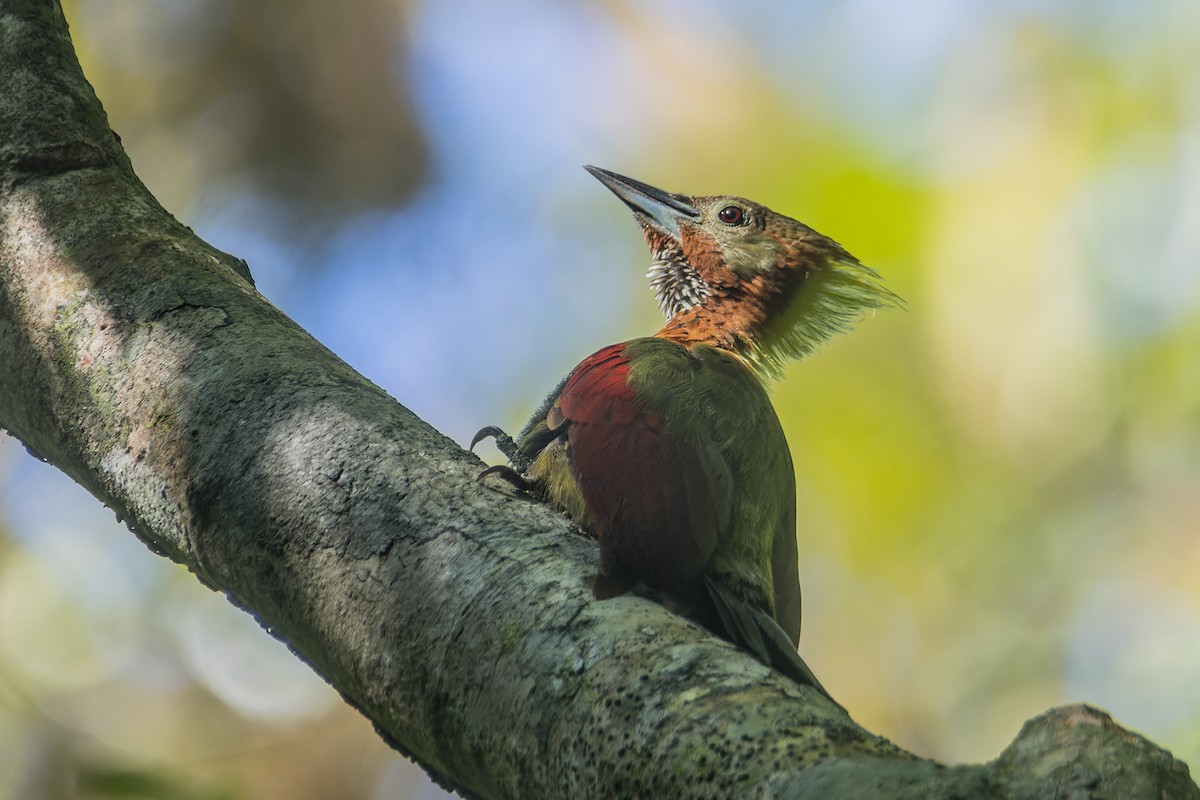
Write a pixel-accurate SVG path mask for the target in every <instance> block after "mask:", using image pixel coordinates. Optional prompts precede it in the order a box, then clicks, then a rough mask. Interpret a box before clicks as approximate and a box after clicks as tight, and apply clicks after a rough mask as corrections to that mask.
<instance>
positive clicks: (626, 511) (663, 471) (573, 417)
mask: <svg viewBox="0 0 1200 800" xmlns="http://www.w3.org/2000/svg"><path fill="white" fill-rule="evenodd" d="M629 369H630V360H629V357H628V356H627V354H626V351H625V347H624V345H612V346H609V347H606V348H604V349H603V350H600V351H599V352H597V353H595V354H593V355H592V356H590V357H588V358H587V359H585V360H584V361H583V362H582V363H581V364H580V365H579V366H578V367H576V368H575V370H574V371H573V372H572V373H571V375H570V377H568V378H567V381H566V382H565V383H564V385H563V388H562V391H561V393H560V394H559V396H558V400H557V402H556V404H555V405H556V406H557V408H558V412H559V414H561V417H562V420H563V422H564V423H565V424H567V425H568V427H567V431H566V434H567V442H568V446H567V450H568V457H569V460H570V464H571V472H572V474H573V475H574V476H575V480H576V481H577V482H578V484H579V488H580V491H581V492H582V493H583V497H584V500H585V502H586V503H587V505H588V511H589V512H590V513H591V515H592V519H593V520H594V521H595V526H596V530H595V531H594V533H595V534H596V536H597V538H598V539H599V540H600V550H601V570H602V571H604V572H606V573H610V572H612V571H614V570H616V569H620V570H623V571H624V572H626V573H627V574H628V575H630V576H631V577H633V578H635V579H637V580H639V581H642V582H644V583H645V584H647V585H648V586H650V587H651V588H653V589H655V590H658V591H659V592H661V593H662V594H663V595H664V596H665V597H666V598H667V599H670V600H673V601H675V602H676V603H677V604H679V605H680V606H685V607H686V606H690V605H691V603H692V601H693V598H694V597H695V596H696V595H697V594H698V592H699V591H700V589H701V584H700V574H701V572H702V570H703V568H704V565H705V564H706V563H707V562H708V559H709V558H710V557H711V555H712V552H713V550H714V548H715V547H716V542H717V537H718V525H719V524H720V523H719V521H720V520H721V519H723V518H726V517H727V514H721V513H718V506H719V505H720V504H722V503H724V502H725V501H726V500H727V494H726V493H725V492H722V491H714V489H715V488H717V485H719V484H722V483H723V482H727V480H726V479H727V476H726V475H725V474H724V472H723V471H727V467H725V465H724V464H723V463H721V464H718V465H714V464H713V463H712V460H711V459H704V458H701V457H700V455H701V454H700V453H698V452H697V447H696V444H695V443H691V442H686V441H681V440H680V439H679V438H678V437H675V436H672V435H671V434H670V433H668V432H667V431H666V430H665V426H664V424H663V418H662V416H661V415H660V414H656V413H650V412H647V411H646V410H645V405H646V404H645V402H644V399H642V400H639V398H638V397H637V396H636V393H635V391H634V390H633V389H632V388H631V387H630V386H629V383H628V379H629ZM722 488H725V487H722ZM680 610H685V609H680Z"/></svg>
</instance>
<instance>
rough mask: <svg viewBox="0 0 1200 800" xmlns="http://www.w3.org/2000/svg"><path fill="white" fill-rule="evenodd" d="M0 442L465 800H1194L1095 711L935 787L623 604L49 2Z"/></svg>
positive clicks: (5, 346) (716, 647)
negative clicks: (171, 194)
mask: <svg viewBox="0 0 1200 800" xmlns="http://www.w3.org/2000/svg"><path fill="white" fill-rule="evenodd" d="M0 131H3V132H4V135H3V137H0V365H2V369H3V377H2V378H0V424H3V425H4V427H5V428H7V429H8V430H9V431H10V432H11V433H12V434H13V435H14V436H16V437H17V438H18V439H20V440H21V441H22V442H23V443H25V445H26V446H27V447H28V448H29V450H30V451H31V452H32V453H34V454H35V455H39V456H40V457H42V458H45V459H47V460H49V461H50V462H51V463H53V464H55V465H56V466H58V467H59V468H60V469H62V470H63V471H65V472H66V473H67V474H69V475H70V476H71V477H72V478H74V479H75V480H76V481H78V482H79V483H80V484H82V485H83V486H85V487H86V488H87V489H88V491H90V492H91V493H92V494H94V495H95V496H96V497H97V498H98V499H99V500H100V501H101V502H103V503H105V504H107V505H109V506H111V507H112V508H114V509H115V510H116V511H117V513H118V514H119V515H120V516H121V517H122V518H123V519H125V520H127V521H128V523H129V525H130V526H131V528H132V529H133V530H134V532H135V533H136V534H137V535H138V536H139V537H140V538H142V540H143V541H145V542H146V543H147V544H148V545H149V546H150V547H151V548H153V549H154V550H155V551H157V552H161V553H163V554H164V555H167V556H168V557H170V558H171V559H173V560H175V561H178V562H179V563H181V564H184V565H186V566H187V567H188V568H189V569H191V570H192V571H193V572H195V574H196V575H197V577H198V578H199V579H200V580H201V581H203V582H204V583H206V584H207V585H209V586H212V587H214V588H216V589H218V590H220V591H223V592H225V593H227V594H228V596H229V597H230V599H231V600H232V601H233V602H234V603H236V604H238V605H239V606H241V607H243V608H245V609H247V610H249V611H251V612H252V613H254V614H255V615H256V616H257V617H258V618H259V619H260V620H261V621H262V623H263V625H264V626H265V627H266V628H267V629H268V630H269V631H271V632H272V633H274V634H275V635H276V636H278V637H280V638H281V639H283V640H284V641H286V642H287V643H288V644H289V645H290V646H291V647H292V648H293V649H294V650H295V652H296V653H297V654H298V655H299V656H300V657H301V658H303V659H304V660H306V661H307V662H308V663H310V664H311V665H312V666H313V667H314V668H315V669H316V670H318V671H319V672H320V673H321V674H322V675H324V676H325V677H326V679H327V680H329V682H330V683H331V684H333V685H334V686H335V687H336V688H337V689H338V690H339V691H340V692H341V693H342V695H343V696H344V697H345V698H346V700H347V701H348V702H350V703H352V704H353V705H354V706H356V707H357V708H359V709H360V710H361V711H362V712H363V713H364V714H365V715H366V716H368V717H369V718H370V719H371V720H372V721H373V722H374V723H375V725H376V727H377V728H378V730H379V731H380V734H381V735H382V736H384V737H385V738H386V739H387V740H388V741H389V742H390V743H391V744H392V745H393V746H395V747H396V748H397V749H399V750H400V751H402V752H404V753H406V754H408V755H410V756H412V757H413V758H415V759H416V760H418V761H419V762H420V763H421V764H423V765H424V766H425V767H426V768H427V769H428V770H429V771H430V772H431V774H433V775H434V776H435V777H436V778H437V779H438V780H439V781H440V782H442V783H443V784H445V785H447V786H450V787H453V788H455V789H457V790H458V791H460V792H462V793H464V794H467V795H472V796H481V797H530V796H536V797H578V796H608V797H620V796H643V797H644V796H685V795H686V796H692V797H730V796H738V797H750V796H786V797H833V796H845V797H850V796H853V797H892V798H894V797H922V798H929V797H946V798H949V797H961V796H972V797H997V798H1009V797H1014V798H1015V797H1029V798H1033V797H1052V796H1100V795H1103V796H1120V797H1126V798H1128V797H1155V798H1159V797H1200V790H1197V787H1196V785H1195V784H1194V783H1193V782H1192V781H1191V779H1190V778H1189V777H1188V772H1187V768H1186V767H1185V766H1184V765H1183V764H1182V763H1180V762H1178V761H1176V760H1174V759H1173V758H1172V757H1171V756H1170V754H1169V753H1166V752H1165V751H1163V750H1161V749H1159V748H1157V747H1155V746H1154V745H1153V744H1151V743H1150V742H1148V741H1146V740H1145V739H1143V738H1141V737H1139V736H1137V735H1135V734H1131V733H1129V732H1127V731H1125V730H1123V729H1122V728H1120V727H1119V726H1118V725H1116V724H1115V723H1114V722H1112V720H1111V719H1109V718H1108V717H1107V716H1106V715H1104V714H1102V713H1101V712H1098V711H1095V710H1093V709H1089V708H1087V707H1083V706H1079V707H1073V708H1068V709H1059V710H1056V711H1051V712H1049V713H1047V714H1045V715H1043V716H1041V717H1039V718H1037V719H1035V720H1033V721H1031V722H1030V723H1028V724H1027V725H1026V726H1025V728H1024V730H1022V732H1021V734H1020V735H1019V736H1018V738H1017V740H1016V741H1015V742H1014V743H1013V745H1012V746H1010V747H1009V748H1008V749H1007V750H1006V751H1005V752H1004V754H1003V755H1002V756H1001V757H1000V758H999V759H998V760H997V761H995V762H993V763H991V764H988V765H986V766H973V767H958V768H945V767H942V766H940V765H937V764H934V763H932V762H929V761H924V760H921V759H918V758H916V757H915V756H913V755H911V754H909V753H905V752H904V751H902V750H900V749H899V748H897V747H895V746H894V745H892V744H890V743H889V742H887V741H885V740H884V739H882V738H880V737H878V736H875V735H874V734H871V733H869V732H867V731H865V730H863V729H862V728H860V727H859V726H857V725H856V724H854V723H853V722H852V721H851V720H850V719H848V718H846V717H845V716H844V715H843V714H841V713H840V712H839V711H837V710H836V709H835V708H834V707H833V706H831V705H830V704H829V703H827V702H825V701H824V700H823V699H822V698H820V697H819V696H818V695H817V694H816V693H815V692H813V691H811V690H809V689H806V688H801V687H799V686H796V685H794V684H792V683H791V682H789V681H787V680H786V679H784V678H783V677H781V676H779V675H777V674H775V673H772V672H771V671H769V670H767V669H766V668H765V667H763V666H761V665H759V664H758V663H757V662H755V661H753V660H752V659H751V658H750V657H748V656H746V655H745V654H743V653H741V652H740V651H738V650H736V649H735V648H733V647H732V646H730V645H728V644H725V643H724V642H721V641H719V640H718V639H716V638H714V637H712V636H710V635H709V634H707V633H706V632H705V631H703V630H702V629H700V628H698V627H697V626H695V625H693V624H692V623H690V622H688V621H686V620H684V619H681V618H679V617H677V616H674V615H672V614H670V613H669V612H667V611H666V610H665V609H663V608H662V607H660V606H659V605H657V604H655V603H653V602H650V601H647V600H644V599H641V598H637V597H620V598H615V599H612V600H607V601H604V602H596V601H594V600H593V599H592V597H591V593H590V590H589V589H588V585H587V580H588V578H589V577H590V576H591V575H592V574H593V573H594V569H595V566H594V565H595V559H596V549H595V547H594V545H593V543H592V542H590V541H588V540H587V539H585V538H584V537H582V536H580V535H578V534H577V533H576V532H574V531H573V530H572V529H571V528H570V526H569V525H568V524H567V523H566V522H565V521H564V520H563V519H562V518H561V517H559V516H557V515H555V514H553V513H551V512H550V511H548V510H547V509H546V508H544V507H542V506H540V505H538V504H536V503H532V502H529V501H528V500H526V499H524V498H523V497H521V496H518V495H515V494H512V493H508V492H504V491H499V490H496V489H492V488H487V487H484V486H481V485H479V484H477V483H476V481H475V476H476V474H477V473H478V471H479V470H480V468H481V466H482V465H481V463H480V462H479V461H478V459H476V458H475V457H473V456H471V455H470V454H468V453H465V452H464V451H463V450H462V449H461V448H459V447H458V446H456V445H455V444H454V443H453V442H451V441H449V440H448V439H446V438H445V437H443V436H442V435H440V434H439V433H437V432H436V431H435V430H433V429H432V428H430V427H429V426H427V425H426V424H424V423H423V422H421V421H420V420H419V419H417V418H416V417H415V416H414V415H413V414H412V413H411V412H409V411H408V410H407V409H405V408H403V407H402V406H400V405H399V404H397V403H396V402H395V401H394V400H392V398H390V397H388V396H387V395H386V394H385V393H384V392H383V391H381V390H380V389H379V388H378V387H376V386H374V385H372V384H371V383H370V382H368V381H367V380H366V379H364V378H363V377H361V376H360V375H358V374H356V373H355V372H354V371H353V370H352V369H350V368H349V367H348V366H347V365H346V364H344V363H343V362H342V361H340V360H339V359H338V358H337V357H336V356H335V355H334V354H333V353H331V352H329V351H328V350H327V349H325V348H324V347H323V346H321V345H320V344H319V343H318V342H316V341H314V340H313V339H312V337H310V336H309V335H308V334H307V333H305V332H304V331H303V330H301V329H300V328H298V327H297V326H296V325H295V324H294V323H293V322H292V321H291V320H289V319H287V318H286V317H285V316H284V315H283V314H281V313H280V312H279V311H278V310H276V309H275V308H274V307H272V306H271V305H270V304H269V303H267V302H266V300H264V299H263V298H262V296H261V295H259V294H258V293H257V291H255V289H254V287H253V285H252V284H251V282H250V280H249V274H248V272H247V270H246V268H245V265H244V263H243V262H240V261H238V260H237V259H236V258H234V257H232V256H229V255H227V254H224V253H221V252H219V251H217V250H215V249H213V248H212V247H210V246H208V245H207V244H205V243H204V242H202V241H200V240H199V239H197V238H196V237H195V236H194V235H193V234H192V233H191V232H190V231H189V230H188V229H186V228H185V227H183V226H182V225H180V224H179V223H178V222H177V221H176V220H174V219H173V218H171V216H170V215H168V214H167V213H166V212H165V211H164V210H163V209H162V208H161V207H160V206H159V205H158V203H157V202H156V201H155V200H154V198H153V197H151V196H150V194H149V193H148V192H147V191H146V189H145V187H144V186H142V184H141V183H140V182H139V181H138V179H137V178H136V176H135V175H134V174H133V171H132V169H131V167H130V164H129V161H128V159H127V158H126V156H125V154H124V152H123V151H122V149H121V147H120V144H119V141H118V140H117V138H116V137H115V135H114V134H113V133H112V132H111V131H110V130H109V128H108V125H107V121H106V119H105V116H104V113H103V110H102V109H101V107H100V104H99V102H98V100H97V99H96V98H95V96H94V94H93V92H92V90H91V87H90V86H89V85H88V84H87V82H86V80H85V79H84V77H83V75H82V73H81V71H80V69H79V65H78V63H77V61H76V59H75V56H74V53H73V50H72V47H71V44H70V40H69V37H68V34H67V30H66V23H65V21H64V19H63V16H62V11H61V9H60V8H59V6H58V4H57V3H54V2H49V1H48V0H0Z"/></svg>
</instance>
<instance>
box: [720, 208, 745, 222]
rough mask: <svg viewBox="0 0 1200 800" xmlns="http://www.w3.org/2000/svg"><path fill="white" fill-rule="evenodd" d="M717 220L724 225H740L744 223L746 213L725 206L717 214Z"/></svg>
mask: <svg viewBox="0 0 1200 800" xmlns="http://www.w3.org/2000/svg"><path fill="white" fill-rule="evenodd" d="M717 219H719V220H721V222H724V223H725V224H726V225H741V224H742V223H743V222H745V221H746V212H745V211H742V209H740V208H738V207H737V206H725V207H724V208H722V209H721V210H720V211H718V212H717Z"/></svg>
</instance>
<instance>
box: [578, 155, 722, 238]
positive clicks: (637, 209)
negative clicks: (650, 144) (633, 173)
mask: <svg viewBox="0 0 1200 800" xmlns="http://www.w3.org/2000/svg"><path fill="white" fill-rule="evenodd" d="M584 169H586V170H587V171H588V172H590V173H592V175H593V176H595V178H596V180H598V181H600V182H601V183H603V184H604V185H605V186H607V187H608V188H609V190H610V191H611V192H612V193H613V194H615V195H616V196H617V197H619V198H621V200H623V201H624V202H625V205H627V206H629V207H630V208H631V209H633V214H634V216H635V217H637V218H638V220H640V221H641V222H643V223H645V224H647V225H650V226H652V227H654V228H657V229H658V230H660V231H662V232H663V233H665V234H666V235H667V236H670V237H671V238H672V239H674V240H675V241H677V242H678V241H679V237H680V232H679V223H681V222H683V221H686V220H692V219H695V218H696V217H698V216H700V212H699V211H697V210H696V207H695V206H694V205H692V202H691V200H690V199H689V198H687V197H684V196H683V195H681V194H671V193H669V192H664V191H662V190H661V189H655V188H654V187H653V186H648V185H647V184H644V183H642V182H641V181H635V180H634V179H633V178H626V177H625V176H624V175H618V174H617V173H615V172H609V171H608V170H606V169H600V168H599V167H592V166H586V165H585V166H584Z"/></svg>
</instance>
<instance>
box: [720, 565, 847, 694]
mask: <svg viewBox="0 0 1200 800" xmlns="http://www.w3.org/2000/svg"><path fill="white" fill-rule="evenodd" d="M704 586H705V588H707V589H708V596H709V597H710V598H711V599H712V602H713V605H714V606H715V607H716V609H717V616H719V617H720V619H721V626H722V627H723V628H724V629H725V631H724V632H725V636H726V638H728V639H729V640H730V641H732V642H733V643H734V644H736V645H737V646H738V647H740V648H742V649H743V650H746V651H748V652H750V653H752V654H753V655H754V657H755V658H757V659H758V660H759V661H761V662H762V663H764V664H766V665H767V666H769V667H771V668H772V669H774V670H776V671H778V672H781V673H783V674H784V675H786V676H787V677H789V678H791V679H792V680H794V681H795V682H796V683H798V684H800V685H802V686H811V687H813V688H814V689H816V690H817V691H818V692H820V693H821V694H823V695H825V697H827V698H828V699H829V702H831V703H833V704H834V705H835V706H837V707H838V708H841V709H842V711H845V710H846V709H844V708H842V705H841V703H839V702H838V701H837V700H834V699H833V697H831V696H830V694H829V692H827V691H825V687H824V686H822V685H821V682H820V681H819V680H817V676H816V675H813V673H812V670H811V669H809V668H808V664H805V663H804V659H803V658H801V657H800V654H799V653H797V652H796V648H795V647H793V646H792V640H791V639H789V638H788V635H787V634H786V633H784V632H783V628H780V627H779V625H778V624H777V623H776V622H775V620H773V619H772V618H771V617H770V615H768V614H766V613H765V612H762V611H759V610H758V609H757V608H755V607H753V606H751V605H750V604H749V603H747V602H745V601H744V600H742V599H741V598H739V597H738V596H737V595H735V594H734V593H733V592H731V591H729V590H728V589H726V588H725V587H723V586H721V585H720V584H719V583H718V582H717V581H715V580H713V578H712V577H711V576H708V575H705V576H704Z"/></svg>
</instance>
